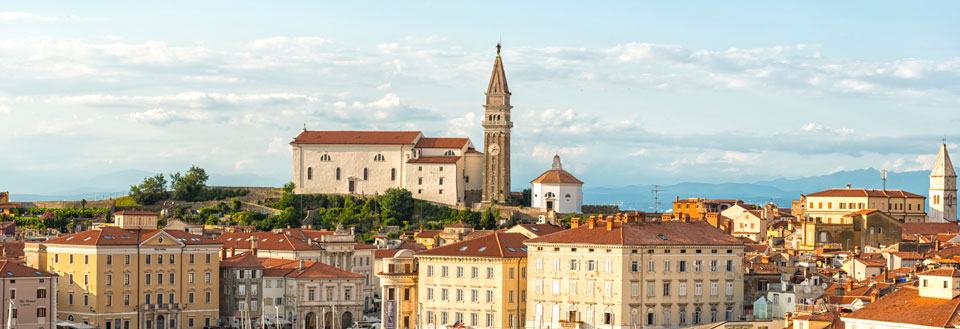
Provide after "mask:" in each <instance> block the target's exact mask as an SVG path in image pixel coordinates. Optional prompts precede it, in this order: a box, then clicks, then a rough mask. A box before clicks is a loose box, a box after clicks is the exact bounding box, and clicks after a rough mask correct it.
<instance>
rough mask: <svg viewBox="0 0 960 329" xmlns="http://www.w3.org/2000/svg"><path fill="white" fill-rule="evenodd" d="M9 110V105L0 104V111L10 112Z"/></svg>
mask: <svg viewBox="0 0 960 329" xmlns="http://www.w3.org/2000/svg"><path fill="white" fill-rule="evenodd" d="M10 112H12V111H11V110H10V107H8V106H6V105H0V113H10Z"/></svg>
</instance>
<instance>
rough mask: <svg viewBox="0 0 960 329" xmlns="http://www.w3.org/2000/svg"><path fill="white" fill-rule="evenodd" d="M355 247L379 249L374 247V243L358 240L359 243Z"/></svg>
mask: <svg viewBox="0 0 960 329" xmlns="http://www.w3.org/2000/svg"><path fill="white" fill-rule="evenodd" d="M353 249H354V250H357V249H377V247H374V246H373V245H372V244H369V243H362V242H358V243H357V244H355V245H353Z"/></svg>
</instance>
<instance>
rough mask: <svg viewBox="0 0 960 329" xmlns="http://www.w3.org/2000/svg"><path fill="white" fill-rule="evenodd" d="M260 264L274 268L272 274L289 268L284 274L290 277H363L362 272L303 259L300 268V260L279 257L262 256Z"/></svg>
mask: <svg viewBox="0 0 960 329" xmlns="http://www.w3.org/2000/svg"><path fill="white" fill-rule="evenodd" d="M259 261H260V264H261V265H262V266H263V267H264V268H267V269H272V270H271V272H270V274H272V275H271V276H274V275H277V274H281V273H282V271H281V270H280V269H286V270H289V272H287V273H285V274H283V276H285V277H288V278H362V277H363V276H362V275H360V274H356V273H353V272H347V271H344V270H341V269H339V268H336V267H333V266H330V265H327V264H324V263H320V262H315V261H303V268H300V261H299V260H292V259H278V258H260V259H259Z"/></svg>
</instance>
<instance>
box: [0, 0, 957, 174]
mask: <svg viewBox="0 0 960 329" xmlns="http://www.w3.org/2000/svg"><path fill="white" fill-rule="evenodd" d="M957 12H960V3H957V2H945V1H944V2H924V3H923V6H911V4H910V3H900V2H878V1H869V2H867V1H863V2H842V3H835V2H821V3H813V4H811V3H781V2H776V3H775V2H760V1H757V2H746V1H743V2H740V1H737V2H683V3H678V2H605V3H602V4H600V5H597V4H595V3H583V2H556V1H552V2H523V3H514V2H495V1H494V2H491V1H485V2H474V3H465V2H449V1H436V2H429V1H417V2H397V1H384V2H334V3H317V2H283V3H282V4H278V3H273V2H228V1H189V2H188V1H170V2H158V3H142V2H135V3H129V2H92V3H90V2H84V3H79V2H43V3H40V2H18V3H12V4H11V3H8V4H4V5H3V6H2V7H0V73H2V75H3V76H4V78H3V79H0V123H5V124H3V126H4V129H3V132H2V134H3V136H4V141H5V143H4V146H5V147H4V148H5V151H4V152H2V153H0V162H2V163H4V167H3V168H4V169H3V171H2V172H0V190H15V191H21V192H23V193H44V192H55V191H56V188H57V182H59V181H65V180H66V179H67V178H69V177H76V176H93V175H101V174H108V173H111V172H116V171H122V170H128V169H137V170H145V171H150V172H171V171H176V170H183V169H184V168H185V167H188V166H189V165H190V164H197V165H200V166H203V167H205V168H207V169H208V171H211V172H217V173H220V174H223V175H234V174H256V175H260V176H266V177H271V178H275V179H276V180H277V181H278V182H282V181H284V180H287V179H289V176H290V173H289V171H290V155H289V150H288V147H287V145H286V143H287V142H288V141H289V140H290V138H291V137H293V136H294V135H295V134H296V133H297V132H298V131H299V129H300V128H301V127H302V125H303V124H304V123H306V124H307V127H308V128H310V129H405V130H406V129H410V130H422V131H424V132H425V133H426V134H427V135H431V136H462V135H466V136H469V137H471V139H472V140H473V141H474V142H475V143H479V142H480V141H481V139H480V136H481V131H482V130H481V127H480V125H479V121H480V118H479V113H480V111H481V110H482V108H481V105H482V101H483V95H482V92H483V91H484V88H485V86H486V82H487V78H488V76H489V72H490V66H491V65H492V62H493V56H494V47H493V46H494V45H495V44H496V42H497V41H498V40H501V39H502V40H503V43H504V50H503V59H504V63H505V67H506V71H507V77H508V80H509V81H510V87H511V91H512V92H513V93H514V97H513V104H514V106H515V108H514V120H515V121H516V127H515V130H514V153H513V156H514V161H513V164H514V168H513V175H514V177H513V179H514V181H515V182H527V181H529V180H530V179H532V178H533V177H535V176H536V175H537V174H539V173H540V172H541V171H543V170H545V169H548V166H549V165H550V157H552V155H553V154H554V153H559V154H560V155H561V156H563V157H564V163H565V167H566V168H568V169H569V170H571V171H572V172H573V173H574V174H575V175H577V176H578V177H579V178H581V179H582V180H584V181H586V182H587V184H590V185H594V186H602V185H626V184H637V185H647V184H654V183H657V184H669V183H676V182H682V181H701V182H725V181H734V182H736V181H746V182H752V181H757V180H765V179H771V178H778V177H801V176H810V175H821V174H826V173H830V172H834V171H837V170H849V169H858V168H869V167H874V168H886V169H890V170H894V171H905V170H919V169H924V168H928V167H929V166H930V165H932V162H933V159H934V157H935V152H936V151H937V147H938V145H937V143H938V142H939V140H940V138H941V137H942V136H943V135H947V138H948V144H950V147H951V149H952V150H955V149H956V146H955V145H954V143H955V142H956V141H958V140H960V134H956V133H955V128H954V127H956V125H957V123H958V122H960V38H958V37H957V36H956V32H957V31H960V22H958V21H960V20H957V19H956V17H955V13H957ZM951 15H953V16H951ZM4 182H7V183H6V184H5V183H4ZM5 185H6V186H5ZM513 185H514V186H516V187H518V188H519V187H521V186H523V184H518V183H514V184H513Z"/></svg>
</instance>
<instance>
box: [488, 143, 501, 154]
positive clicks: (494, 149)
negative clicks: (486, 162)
mask: <svg viewBox="0 0 960 329" xmlns="http://www.w3.org/2000/svg"><path fill="white" fill-rule="evenodd" d="M487 151H488V152H490V155H497V154H500V145H497V144H493V145H490V148H488V149H487Z"/></svg>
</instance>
